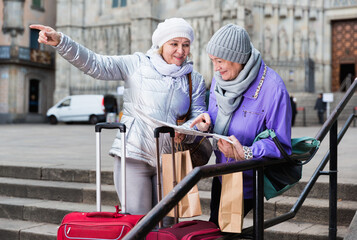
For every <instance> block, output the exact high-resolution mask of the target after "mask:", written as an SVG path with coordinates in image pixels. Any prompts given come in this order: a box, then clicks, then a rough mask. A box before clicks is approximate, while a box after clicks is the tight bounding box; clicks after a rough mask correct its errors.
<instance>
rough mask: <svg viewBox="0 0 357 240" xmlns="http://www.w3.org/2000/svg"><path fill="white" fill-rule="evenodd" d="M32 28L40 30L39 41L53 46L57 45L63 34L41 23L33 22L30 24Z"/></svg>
mask: <svg viewBox="0 0 357 240" xmlns="http://www.w3.org/2000/svg"><path fill="white" fill-rule="evenodd" d="M30 28H32V29H38V30H40V33H39V35H38V42H39V43H43V44H47V45H51V46H57V45H58V44H59V43H60V41H61V34H59V33H58V32H56V31H55V30H54V29H53V28H51V27H48V26H44V25H40V24H32V25H30Z"/></svg>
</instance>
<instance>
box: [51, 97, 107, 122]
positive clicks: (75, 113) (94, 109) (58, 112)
mask: <svg viewBox="0 0 357 240" xmlns="http://www.w3.org/2000/svg"><path fill="white" fill-rule="evenodd" d="M47 118H48V120H49V122H50V124H57V123H58V122H89V123H91V124H96V123H98V122H101V121H105V108H104V96H103V95H72V96H68V97H65V98H64V99H62V100H61V101H59V102H58V103H57V104H55V105H54V106H53V107H51V108H50V109H48V111H47Z"/></svg>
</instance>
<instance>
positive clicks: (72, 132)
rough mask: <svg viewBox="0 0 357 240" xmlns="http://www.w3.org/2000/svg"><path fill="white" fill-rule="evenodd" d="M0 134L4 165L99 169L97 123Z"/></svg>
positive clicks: (346, 145) (350, 167)
mask: <svg viewBox="0 0 357 240" xmlns="http://www.w3.org/2000/svg"><path fill="white" fill-rule="evenodd" d="M319 129H320V126H313V127H293V129H292V137H302V136H312V137H314V136H315V135H316V134H317V132H318V131H319ZM0 133H1V134H0V165H10V166H30V167H39V166H41V167H50V168H70V169H84V170H95V131H94V126H93V125H85V124H83V125H82V124H73V125H66V124H59V125H55V126H53V125H48V124H4V125H1V124H0ZM115 135H116V130H103V131H102V134H101V139H102V170H103V171H111V170H112V168H113V158H112V157H110V156H109V155H108V154H107V153H108V151H109V149H110V147H111V145H112V142H113V139H114V137H115ZM356 136H357V128H356V127H350V129H349V130H348V131H347V133H346V135H345V136H344V138H343V140H342V141H341V143H340V146H339V148H338V170H339V173H338V181H339V182H341V183H356V182H357V174H356V171H357V161H356V159H355V158H356V156H357V148H356V146H357V145H356V141H357V138H356ZM328 146H329V135H327V136H326V137H325V139H324V141H323V143H322V145H321V148H320V150H319V151H318V152H317V154H316V156H315V157H314V159H313V160H312V161H311V162H310V163H308V164H307V165H305V166H304V169H303V179H304V180H308V179H309V178H310V177H311V175H312V173H313V172H314V171H315V169H316V167H317V166H318V164H319V163H320V161H321V159H322V158H323V156H324V155H325V153H326V152H327V150H328ZM211 160H213V158H212V159H211ZM213 162H214V160H213ZM327 168H328V165H327ZM319 181H328V177H327V176H322V177H320V178H319Z"/></svg>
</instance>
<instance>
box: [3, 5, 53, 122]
mask: <svg viewBox="0 0 357 240" xmlns="http://www.w3.org/2000/svg"><path fill="white" fill-rule="evenodd" d="M55 22H56V2H55V1H44V0H39V1H25V0H1V1H0V25H1V31H0V123H12V122H38V121H43V120H44V116H45V114H46V111H47V109H48V108H49V107H51V106H52V105H53V93H54V89H55V78H54V76H55V70H54V59H55V58H54V56H55V55H54V51H53V49H52V48H50V47H46V46H41V45H40V44H38V42H37V38H38V32H37V31H33V30H30V29H29V27H28V26H29V25H30V24H33V23H42V24H48V25H50V26H55Z"/></svg>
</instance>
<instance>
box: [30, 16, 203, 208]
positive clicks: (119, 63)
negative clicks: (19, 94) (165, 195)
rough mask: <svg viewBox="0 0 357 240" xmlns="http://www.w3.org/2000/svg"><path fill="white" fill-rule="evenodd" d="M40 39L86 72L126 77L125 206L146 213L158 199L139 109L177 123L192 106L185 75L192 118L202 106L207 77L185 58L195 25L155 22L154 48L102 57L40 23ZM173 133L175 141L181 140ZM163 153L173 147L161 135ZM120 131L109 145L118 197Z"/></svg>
mask: <svg viewBox="0 0 357 240" xmlns="http://www.w3.org/2000/svg"><path fill="white" fill-rule="evenodd" d="M30 28H33V29H38V30H40V33H39V39H38V41H39V42H40V43H44V44H48V45H51V46H54V47H55V48H56V49H57V51H58V53H59V54H60V55H61V56H62V57H63V58H65V59H66V60H67V61H68V62H70V63H71V64H73V65H74V66H75V67H77V68H78V69H80V70H82V71H83V72H84V73H85V74H88V75H90V76H92V77H93V78H97V79H101V80H124V81H125V90H124V106H123V116H122V118H121V122H122V123H124V124H125V125H126V127H127V148H126V149H127V168H126V171H127V211H128V212H129V213H131V214H146V213H147V212H148V211H149V210H151V209H152V207H153V206H154V205H155V204H156V203H157V193H156V147H155V140H154V133H153V129H152V127H149V126H148V125H147V123H146V122H144V121H143V119H142V118H141V117H140V115H139V113H138V111H137V109H140V110H141V111H142V112H144V113H146V114H147V115H149V116H151V117H152V118H155V119H158V120H161V121H164V122H168V123H171V124H176V120H177V119H178V118H179V117H181V116H183V115H185V113H186V112H187V110H188V108H189V105H190V98H189V83H188V74H191V78H192V103H191V110H190V115H189V118H190V119H191V120H188V122H187V123H186V125H187V126H189V124H190V122H192V120H193V119H194V118H195V117H197V116H198V115H199V114H200V113H202V112H203V111H205V109H206V106H205V82H204V79H203V77H202V75H200V74H199V73H198V72H196V71H194V70H193V63H192V61H189V55H190V46H191V44H192V42H193V40H194V33H193V29H192V27H191V26H190V24H188V23H187V22H186V21H185V20H184V19H182V18H171V19H167V20H165V21H164V22H162V23H159V25H158V26H157V28H156V30H155V31H154V33H153V35H152V47H151V49H150V50H149V51H148V52H147V53H146V54H144V53H141V52H136V53H134V54H132V55H125V56H104V55H99V54H96V53H94V52H93V51H91V50H89V49H87V48H85V47H84V46H82V45H80V44H78V43H76V42H75V41H73V40H72V39H71V38H69V37H68V36H66V35H65V34H63V33H60V32H56V31H55V30H54V29H52V28H51V27H48V26H43V25H31V26H30ZM183 137H184V136H183V135H182V134H176V137H175V138H176V139H175V141H177V142H179V141H181V140H182V139H183ZM162 138H163V141H160V143H161V144H162V146H161V149H162V153H168V152H170V151H171V147H170V146H171V145H170V143H171V142H170V139H169V136H168V134H165V135H164V136H163V137H162ZM120 143H121V141H120V133H118V135H117V137H116V138H115V140H114V143H113V146H112V148H111V150H110V152H109V153H110V155H112V156H113V157H114V158H115V160H114V183H115V188H116V190H117V193H118V197H119V198H120V194H119V193H120V192H121V184H120V176H119V173H120V155H121V151H120V147H121V145H120Z"/></svg>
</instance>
